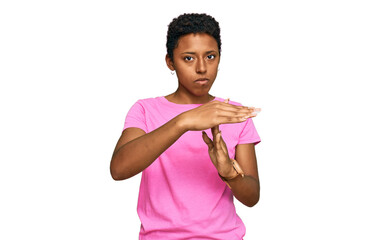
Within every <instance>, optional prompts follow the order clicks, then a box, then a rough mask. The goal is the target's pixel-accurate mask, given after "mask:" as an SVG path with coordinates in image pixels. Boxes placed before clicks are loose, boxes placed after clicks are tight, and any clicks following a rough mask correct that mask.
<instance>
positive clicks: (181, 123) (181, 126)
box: [174, 114, 189, 134]
mask: <svg viewBox="0 0 371 240" xmlns="http://www.w3.org/2000/svg"><path fill="white" fill-rule="evenodd" d="M174 120H175V126H176V128H177V130H178V131H180V132H181V133H182V134H183V133H185V132H187V131H188V130H189V129H188V126H187V124H186V121H185V118H184V117H183V114H179V115H178V116H176V117H175V118H174Z"/></svg>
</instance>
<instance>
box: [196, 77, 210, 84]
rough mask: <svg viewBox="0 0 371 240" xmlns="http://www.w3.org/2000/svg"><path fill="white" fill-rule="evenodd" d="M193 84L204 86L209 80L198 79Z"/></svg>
mask: <svg viewBox="0 0 371 240" xmlns="http://www.w3.org/2000/svg"><path fill="white" fill-rule="evenodd" d="M194 82H195V83H197V84H201V85H205V84H207V83H208V82H209V79H208V78H199V79H197V80H195V81H194Z"/></svg>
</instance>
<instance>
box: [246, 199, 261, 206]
mask: <svg viewBox="0 0 371 240" xmlns="http://www.w3.org/2000/svg"><path fill="white" fill-rule="evenodd" d="M258 202H259V198H257V199H256V200H254V201H249V202H247V203H246V204H245V205H246V206H248V207H253V206H255V205H256V204H257V203H258Z"/></svg>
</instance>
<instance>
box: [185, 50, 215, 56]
mask: <svg viewBox="0 0 371 240" xmlns="http://www.w3.org/2000/svg"><path fill="white" fill-rule="evenodd" d="M216 52H217V51H215V50H210V51H207V52H206V53H207V54H209V53H216ZM182 54H193V55H195V54H196V52H183V53H182Z"/></svg>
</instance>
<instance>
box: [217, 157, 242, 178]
mask: <svg viewBox="0 0 371 240" xmlns="http://www.w3.org/2000/svg"><path fill="white" fill-rule="evenodd" d="M218 173H219V176H220V177H222V178H224V179H225V180H229V179H233V178H235V177H236V176H237V175H238V173H237V172H236V170H235V169H234V168H233V163H232V160H230V161H229V164H228V167H226V168H224V170H222V171H219V172H218Z"/></svg>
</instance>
